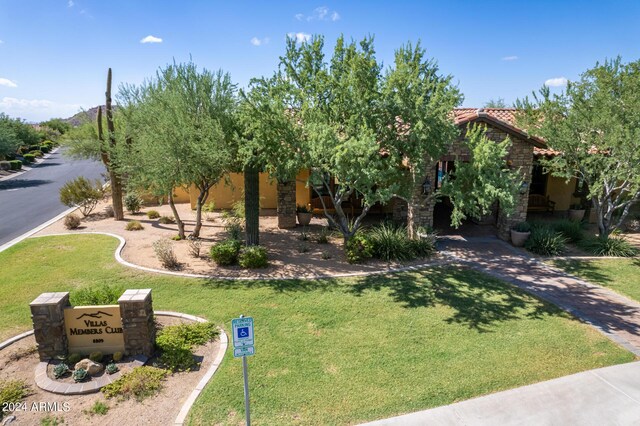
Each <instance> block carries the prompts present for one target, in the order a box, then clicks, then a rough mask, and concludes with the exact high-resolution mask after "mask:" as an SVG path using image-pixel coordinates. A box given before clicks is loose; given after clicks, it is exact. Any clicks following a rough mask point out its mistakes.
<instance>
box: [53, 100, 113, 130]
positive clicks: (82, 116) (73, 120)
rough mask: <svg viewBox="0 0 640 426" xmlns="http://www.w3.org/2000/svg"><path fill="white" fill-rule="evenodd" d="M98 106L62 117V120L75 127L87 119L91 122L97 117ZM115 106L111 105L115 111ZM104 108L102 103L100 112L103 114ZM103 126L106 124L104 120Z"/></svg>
mask: <svg viewBox="0 0 640 426" xmlns="http://www.w3.org/2000/svg"><path fill="white" fill-rule="evenodd" d="M98 108H99V107H97V106H96V107H93V108H89V109H87V110H85V111H80V112H79V113H77V114H76V115H74V116H73V117H69V118H65V119H63V121H66V122H67V123H69V124H71V125H72V126H74V127H76V126H79V125H81V124H83V123H86V122H88V121H91V122H95V121H96V119H97V117H98ZM116 108H117V106H115V105H114V106H113V110H114V111H115V110H116ZM104 110H105V107H104V105H102V113H103V114H104ZM105 126H106V122H105Z"/></svg>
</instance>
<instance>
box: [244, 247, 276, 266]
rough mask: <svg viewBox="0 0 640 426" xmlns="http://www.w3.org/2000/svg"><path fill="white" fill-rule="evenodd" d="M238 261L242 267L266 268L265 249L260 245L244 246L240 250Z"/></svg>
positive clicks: (267, 264) (267, 263)
mask: <svg viewBox="0 0 640 426" xmlns="http://www.w3.org/2000/svg"><path fill="white" fill-rule="evenodd" d="M238 263H240V266H242V267H243V268H249V269H255V268H266V267H267V266H269V261H268V260H267V249H266V248H264V247H260V246H251V247H244V248H243V249H242V250H240V255H239V256H238Z"/></svg>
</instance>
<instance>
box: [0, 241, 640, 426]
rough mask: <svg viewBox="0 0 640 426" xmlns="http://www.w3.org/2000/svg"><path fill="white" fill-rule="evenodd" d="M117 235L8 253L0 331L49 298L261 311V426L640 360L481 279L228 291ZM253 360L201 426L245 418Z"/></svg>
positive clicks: (390, 411)
mask: <svg viewBox="0 0 640 426" xmlns="http://www.w3.org/2000/svg"><path fill="white" fill-rule="evenodd" d="M116 245H117V241H116V240H115V239H112V238H110V237H107V236H95V235H91V236H65V237H49V238H45V239H41V238H38V239H32V240H26V241H24V242H23V243H21V244H19V245H17V246H15V247H13V248H11V249H9V250H7V251H5V252H3V253H0V265H1V266H0V282H1V283H2V285H1V286H0V324H2V325H1V326H0V327H1V329H0V335H1V337H3V338H6V337H8V336H9V335H12V334H15V333H17V332H18V331H22V330H26V329H27V328H28V327H29V325H30V319H29V309H28V303H29V302H30V301H31V300H32V299H33V298H35V297H36V296H37V295H38V294H39V293H41V292H44V291H62V290H71V289H73V288H75V287H78V286H85V285H91V284H96V283H119V284H121V285H123V286H125V287H129V288H144V287H151V288H153V295H154V296H153V297H154V305H155V307H156V308H157V309H163V310H176V311H181V312H187V313H191V314H196V315H200V316H203V317H206V318H209V319H210V320H212V321H214V322H216V323H218V324H221V325H223V326H224V327H225V328H226V329H227V330H228V329H229V327H230V322H231V319H232V318H233V317H236V316H238V315H239V314H241V313H242V314H245V315H251V316H253V317H254V319H255V325H256V356H254V357H252V358H250V360H249V370H250V381H251V400H252V415H253V416H252V417H253V420H254V422H255V424H256V425H258V424H314V425H315V424H345V423H357V422H362V421H367V420H373V419H377V418H382V417H388V416H392V415H397V414H400V413H406V412H411V411H415V410H420V409H425V408H429V407H435V406H439V405H443V404H448V403H451V402H454V401H458V400H463V399H467V398H471V397H474V396H478V395H482V394H486V393H490V392H495V391H499V390H503V389H508V388H513V387H517V386H521V385H525V384H528V383H533V382H538V381H541V380H546V379H551V378H554V377H559V376H563V375H566V374H570V373H574V372H578V371H582V370H586V369H591V368H596V367H602V366H606V365H611V364H617V363H623V362H628V361H631V360H632V359H633V356H632V355H631V354H630V353H628V352H626V351H624V350H623V349H621V348H619V347H618V346H616V345H614V344H612V343H611V342H610V341H609V340H607V339H605V338H604V337H602V336H601V335H600V334H599V333H597V332H596V331H594V330H592V329H591V328H589V327H587V326H585V325H583V324H581V323H580V322H578V321H576V320H573V319H572V318H571V317H569V316H568V315H567V314H564V313H562V312H560V311H559V310H557V309H555V308H554V307H552V306H550V305H548V304H545V303H543V302H541V301H539V300H538V299H535V298H533V297H531V296H528V295H526V294H523V293H522V292H520V291H519V290H517V289H515V288H514V287H511V286H509V285H507V284H503V283H502V282H499V281H496V280H494V279H492V278H489V277H487V276H485V275H482V274H480V273H476V272H472V271H469V270H465V269H456V268H451V267H449V268H434V269H431V270H428V271H425V272H421V273H405V274H396V275H389V276H385V277H369V278H361V279H349V280H316V281H296V280H291V281H259V282H229V281H215V280H214V281H207V280H189V279H180V278H173V277H167V276H159V275H152V274H146V273H141V272H136V271H133V270H130V269H127V268H125V267H122V266H120V265H119V264H117V263H115V261H114V260H113V251H114V249H115V247H116ZM243 412H244V410H243V394H242V373H241V362H240V361H239V360H236V359H233V357H232V356H231V355H230V354H229V353H228V354H227V357H225V360H224V362H223V364H222V366H221V368H220V370H219V371H218V372H217V373H216V375H215V376H214V378H213V380H212V381H211V383H210V384H209V386H208V387H207V388H206V390H205V392H204V393H203V394H202V396H201V397H200V399H199V400H198V401H197V403H196V405H195V406H194V408H193V411H192V414H191V423H192V424H218V423H222V424H226V423H232V424H237V423H240V422H242V420H243Z"/></svg>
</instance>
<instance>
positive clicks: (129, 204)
mask: <svg viewBox="0 0 640 426" xmlns="http://www.w3.org/2000/svg"><path fill="white" fill-rule="evenodd" d="M123 203H124V206H125V207H126V209H127V211H128V212H129V213H131V214H136V213H138V212H139V211H140V207H141V206H142V199H141V198H140V197H139V196H138V194H127V195H125V197H124V199H123Z"/></svg>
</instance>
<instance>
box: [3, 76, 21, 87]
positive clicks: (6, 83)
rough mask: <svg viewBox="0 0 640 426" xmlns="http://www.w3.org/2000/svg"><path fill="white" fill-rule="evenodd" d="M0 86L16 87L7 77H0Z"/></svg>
mask: <svg viewBox="0 0 640 426" xmlns="http://www.w3.org/2000/svg"><path fill="white" fill-rule="evenodd" d="M0 86H6V87H18V85H17V84H16V83H14V82H13V81H11V80H9V79H8V78H1V77H0Z"/></svg>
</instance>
